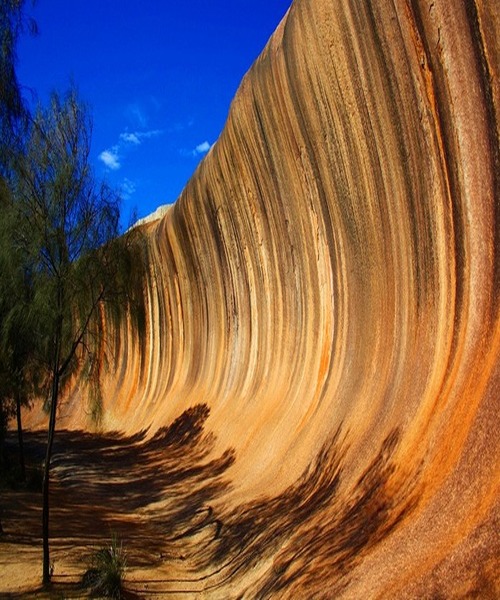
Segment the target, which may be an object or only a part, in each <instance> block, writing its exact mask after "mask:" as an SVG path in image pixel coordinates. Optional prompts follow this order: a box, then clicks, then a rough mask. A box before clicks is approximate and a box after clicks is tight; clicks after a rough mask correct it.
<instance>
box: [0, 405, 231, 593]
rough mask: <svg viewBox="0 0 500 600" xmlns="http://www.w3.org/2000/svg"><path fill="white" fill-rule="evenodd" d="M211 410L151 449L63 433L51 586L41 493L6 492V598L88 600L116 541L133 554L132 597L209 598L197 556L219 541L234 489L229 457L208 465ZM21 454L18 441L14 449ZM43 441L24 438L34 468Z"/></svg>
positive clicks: (2, 551)
mask: <svg viewBox="0 0 500 600" xmlns="http://www.w3.org/2000/svg"><path fill="white" fill-rule="evenodd" d="M202 412H203V411H201V413H199V414H195V413H191V414H190V415H189V414H188V415H187V417H186V415H184V416H183V418H182V419H179V420H178V421H176V422H175V423H173V424H172V425H171V426H170V427H169V428H166V429H165V430H163V431H161V432H159V434H158V435H156V436H155V437H154V438H152V439H149V440H147V439H146V437H145V436H144V435H142V434H140V435H137V436H134V437H132V438H130V437H128V438H127V437H123V436H120V435H106V436H102V435H92V434H88V433H84V432H69V431H63V432H57V435H56V442H55V448H54V455H53V463H52V464H53V467H52V484H51V502H50V504H51V513H50V523H51V531H50V548H51V556H50V559H51V562H52V563H53V565H54V573H53V581H52V586H51V589H50V590H49V591H44V590H43V589H41V574H42V544H41V493H40V492H34V491H27V490H25V489H20V490H17V491H16V490H11V489H3V490H2V497H1V500H0V502H1V506H2V507H3V511H2V512H3V514H2V525H3V531H4V533H3V535H1V536H0V597H1V598H11V599H14V598H84V597H87V596H88V593H87V591H86V590H85V589H83V588H82V586H81V581H82V576H83V574H84V573H85V571H86V569H87V568H88V566H89V558H90V556H91V554H92V552H93V551H95V550H96V549H98V548H100V547H102V546H104V545H106V544H107V543H109V541H110V540H111V538H112V536H113V535H116V536H117V537H118V539H119V540H120V541H121V542H122V544H123V548H124V550H125V552H126V555H127V571H126V588H127V589H126V597H128V598H149V597H152V598H158V597H164V596H168V597H169V598H176V597H178V598H186V597H190V596H196V597H203V596H204V592H203V587H205V583H206V582H204V577H203V572H201V573H200V570H199V568H197V569H196V577H194V576H193V572H192V571H193V567H192V565H191V562H190V549H192V550H194V549H196V552H197V553H198V554H199V550H200V547H202V546H200V544H201V545H202V544H203V541H204V540H209V539H213V531H214V529H216V525H214V524H213V523H211V521H210V519H209V517H210V515H211V514H212V509H211V507H210V502H211V500H213V499H214V498H215V497H217V496H218V495H219V494H220V493H221V492H222V491H223V489H224V486H225V485H226V484H225V483H224V481H223V478H222V474H223V471H224V470H225V468H227V466H229V464H230V463H231V457H230V453H228V454H226V455H225V456H223V457H221V459H220V460H218V461H217V460H215V461H214V460H210V459H209V458H208V454H209V452H210V446H211V445H210V438H209V437H208V438H203V439H202V438H201V437H200V435H201V430H202V420H203V414H202ZM9 443H10V445H11V446H12V448H14V447H15V446H14V438H13V437H12V439H11V440H10V441H9ZM44 448H45V435H44V434H42V433H28V434H26V455H27V459H28V464H31V465H32V464H33V463H34V462H35V463H38V464H41V461H42V459H43V456H44Z"/></svg>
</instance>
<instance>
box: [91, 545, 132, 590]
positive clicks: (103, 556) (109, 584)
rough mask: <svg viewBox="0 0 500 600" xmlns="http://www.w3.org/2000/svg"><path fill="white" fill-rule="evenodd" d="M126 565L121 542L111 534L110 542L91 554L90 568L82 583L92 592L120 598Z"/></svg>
mask: <svg viewBox="0 0 500 600" xmlns="http://www.w3.org/2000/svg"><path fill="white" fill-rule="evenodd" d="M126 566H127V557H126V553H125V551H124V549H123V546H122V543H121V542H119V541H118V538H117V536H116V535H115V534H113V536H112V538H111V543H110V544H109V545H108V546H104V547H103V548H100V549H99V550H97V551H96V552H95V553H94V554H93V555H92V558H91V561H90V568H89V569H88V570H87V572H86V573H85V575H84V576H83V585H84V586H85V587H87V588H90V589H91V590H92V593H94V594H99V595H102V596H105V597H107V598H120V597H121V592H122V587H123V578H124V574H125V569H126Z"/></svg>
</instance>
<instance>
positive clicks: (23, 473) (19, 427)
mask: <svg viewBox="0 0 500 600" xmlns="http://www.w3.org/2000/svg"><path fill="white" fill-rule="evenodd" d="M16 416H17V439H18V441H19V466H20V467H21V480H22V481H26V466H25V464H24V442H23V425H22V422H21V395H20V393H19V392H17V394H16Z"/></svg>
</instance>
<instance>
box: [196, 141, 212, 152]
mask: <svg viewBox="0 0 500 600" xmlns="http://www.w3.org/2000/svg"><path fill="white" fill-rule="evenodd" d="M210 148H211V146H210V144H209V143H208V142H207V141H206V140H205V141H204V142H203V143H201V144H198V145H197V146H196V148H195V149H194V153H195V155H196V154H205V153H206V152H208V151H209V150H210Z"/></svg>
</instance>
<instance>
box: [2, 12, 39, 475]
mask: <svg viewBox="0 0 500 600" xmlns="http://www.w3.org/2000/svg"><path fill="white" fill-rule="evenodd" d="M24 4H25V2H24V0H2V2H0V212H1V214H2V219H1V222H0V253H1V256H0V274H1V283H0V323H1V324H2V335H1V336H0V460H1V459H2V458H3V441H4V435H5V431H6V428H7V424H8V421H9V419H10V417H11V416H12V413H13V411H14V410H15V412H16V413H17V420H18V436H19V443H20V460H21V471H22V475H23V477H24V454H23V449H22V426H21V409H20V407H21V403H22V397H23V396H24V392H25V390H24V386H23V385H22V384H21V379H23V376H22V373H21V372H20V371H19V369H18V364H19V360H20V356H19V353H21V354H24V352H25V350H26V347H25V348H23V343H24V342H25V341H26V339H27V338H24V337H23V335H22V329H23V328H22V326H21V322H19V327H18V328H17V332H16V333H15V334H14V335H12V334H13V331H14V330H13V329H11V328H10V327H7V326H6V318H7V315H8V313H9V312H10V310H11V308H12V307H13V305H14V304H16V303H17V300H18V299H16V296H17V294H18V292H19V291H21V292H22V290H20V288H19V286H18V285H16V284H19V281H15V280H16V274H17V273H18V271H17V269H16V267H15V265H14V262H15V254H14V253H13V252H11V246H10V242H11V240H10V231H11V229H12V223H11V222H9V218H10V217H11V215H12V213H11V211H10V208H11V206H12V199H13V197H12V179H13V168H14V167H13V165H14V162H16V161H17V159H18V158H19V156H20V155H21V154H22V152H23V142H24V133H25V131H26V125H27V122H28V111H27V109H26V107H25V105H24V103H23V99H22V95H21V90H20V85H19V82H18V79H17V75H16V58H17V57H16V44H17V40H18V38H19V36H20V35H21V34H22V33H25V32H26V31H29V32H31V33H32V34H35V33H36V29H37V28H36V23H35V22H34V21H33V20H32V19H28V18H26V16H25V14H24V12H23V8H24ZM10 316H11V317H12V314H11V315H10ZM12 324H13V323H12V319H11V320H10V325H12ZM13 342H14V345H13Z"/></svg>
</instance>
